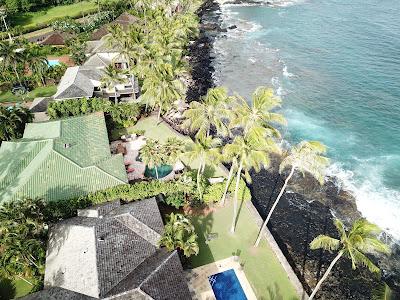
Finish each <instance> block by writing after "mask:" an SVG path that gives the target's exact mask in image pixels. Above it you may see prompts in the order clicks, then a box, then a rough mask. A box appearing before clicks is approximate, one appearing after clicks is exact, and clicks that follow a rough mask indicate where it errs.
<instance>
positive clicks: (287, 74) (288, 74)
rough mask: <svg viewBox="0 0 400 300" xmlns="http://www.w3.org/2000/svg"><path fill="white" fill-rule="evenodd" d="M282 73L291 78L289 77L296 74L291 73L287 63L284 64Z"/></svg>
mask: <svg viewBox="0 0 400 300" xmlns="http://www.w3.org/2000/svg"><path fill="white" fill-rule="evenodd" d="M282 74H283V76H285V77H286V78H289V77H293V76H294V74H292V73H290V72H289V71H288V68H287V66H286V65H285V64H284V65H283V69H282Z"/></svg>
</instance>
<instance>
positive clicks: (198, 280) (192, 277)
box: [185, 256, 257, 300]
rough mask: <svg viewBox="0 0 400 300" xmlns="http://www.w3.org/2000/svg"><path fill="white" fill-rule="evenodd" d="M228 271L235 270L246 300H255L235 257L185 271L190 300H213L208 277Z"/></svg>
mask: <svg viewBox="0 0 400 300" xmlns="http://www.w3.org/2000/svg"><path fill="white" fill-rule="evenodd" d="M230 269H233V270H235V274H236V276H237V278H238V280H239V282H240V285H241V286H242V289H243V291H244V293H245V294H246V297H247V299H248V300H257V298H256V295H255V294H254V291H253V289H252V288H251V286H250V283H249V281H248V280H247V278H246V275H245V274H244V271H243V269H242V267H241V266H240V263H239V259H238V257H237V256H236V257H235V256H231V257H228V258H226V259H221V260H219V261H216V262H213V263H210V264H208V265H204V266H201V267H198V268H195V269H192V270H187V271H185V273H186V278H187V281H188V285H189V289H190V291H191V293H192V299H194V300H214V299H215V296H214V292H213V290H212V287H211V284H210V282H209V281H208V277H209V276H211V275H214V274H217V273H221V272H224V271H227V270H230Z"/></svg>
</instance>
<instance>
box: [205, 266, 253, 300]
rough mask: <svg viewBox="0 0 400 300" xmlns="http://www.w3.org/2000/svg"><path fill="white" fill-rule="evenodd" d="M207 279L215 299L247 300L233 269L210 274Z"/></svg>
mask: <svg viewBox="0 0 400 300" xmlns="http://www.w3.org/2000/svg"><path fill="white" fill-rule="evenodd" d="M208 281H209V282H210V284H211V287H212V289H213V291H214V295H215V298H216V299H217V300H247V297H246V295H245V293H244V291H243V288H242V286H241V285H240V282H239V279H238V278H237V276H236V273H235V270H233V269H230V270H227V271H224V272H221V273H217V274H214V275H211V276H209V277H208Z"/></svg>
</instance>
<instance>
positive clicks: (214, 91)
mask: <svg viewBox="0 0 400 300" xmlns="http://www.w3.org/2000/svg"><path fill="white" fill-rule="evenodd" d="M231 101H232V97H229V96H228V92H227V89H226V88H224V87H216V88H211V89H209V90H208V91H207V95H206V96H205V97H204V99H203V101H201V102H197V101H194V102H191V103H190V107H189V109H188V110H186V111H185V112H184V114H183V116H184V117H185V118H186V121H185V122H184V123H183V127H185V128H189V129H190V130H191V131H192V132H195V131H197V133H196V136H197V137H198V136H200V135H205V136H209V135H210V130H211V127H212V126H215V128H216V129H217V132H218V133H219V134H222V135H227V134H228V133H229V129H228V126H227V125H226V124H225V123H224V118H225V119H227V118H229V116H231V110H230V109H229V107H228V104H229V103H230V102H231Z"/></svg>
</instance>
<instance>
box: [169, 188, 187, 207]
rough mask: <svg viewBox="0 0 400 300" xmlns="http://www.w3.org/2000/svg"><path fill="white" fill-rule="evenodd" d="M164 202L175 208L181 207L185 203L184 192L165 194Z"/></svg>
mask: <svg viewBox="0 0 400 300" xmlns="http://www.w3.org/2000/svg"><path fill="white" fill-rule="evenodd" d="M164 202H165V203H166V204H168V205H171V206H173V207H175V208H176V209H178V208H180V207H182V206H184V205H185V203H186V197H185V193H183V192H176V193H171V194H167V195H165V197H164Z"/></svg>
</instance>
